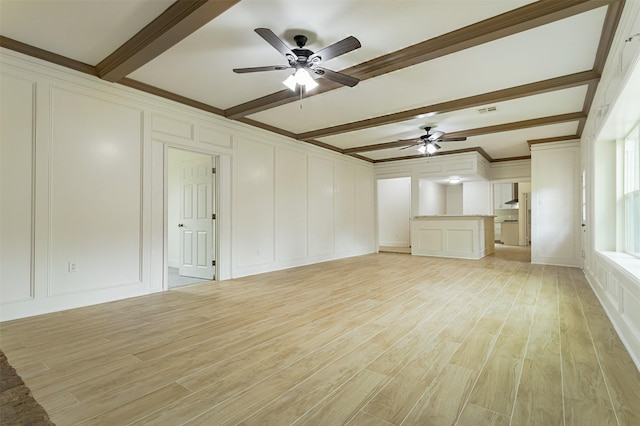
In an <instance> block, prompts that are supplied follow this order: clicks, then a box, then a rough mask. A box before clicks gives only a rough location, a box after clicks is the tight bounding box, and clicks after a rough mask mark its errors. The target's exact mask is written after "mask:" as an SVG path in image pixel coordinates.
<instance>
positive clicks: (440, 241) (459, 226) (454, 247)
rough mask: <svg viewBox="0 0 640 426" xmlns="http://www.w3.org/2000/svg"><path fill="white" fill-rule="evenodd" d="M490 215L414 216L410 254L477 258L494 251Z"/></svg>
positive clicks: (491, 218) (492, 227)
mask: <svg viewBox="0 0 640 426" xmlns="http://www.w3.org/2000/svg"><path fill="white" fill-rule="evenodd" d="M493 220H494V217H493V216H470V215H465V216H448V215H447V216H416V217H414V218H413V219H411V254H412V255H416V256H437V257H455V258H461V259H481V258H483V257H485V256H487V255H489V254H491V253H493V252H494V247H495V246H494V223H493Z"/></svg>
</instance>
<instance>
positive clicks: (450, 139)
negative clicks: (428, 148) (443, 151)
mask: <svg viewBox="0 0 640 426" xmlns="http://www.w3.org/2000/svg"><path fill="white" fill-rule="evenodd" d="M466 140H467V138H466V136H462V137H459V138H440V139H436V140H435V141H434V142H462V141H466Z"/></svg>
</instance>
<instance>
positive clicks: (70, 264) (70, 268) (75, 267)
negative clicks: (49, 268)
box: [69, 261, 78, 272]
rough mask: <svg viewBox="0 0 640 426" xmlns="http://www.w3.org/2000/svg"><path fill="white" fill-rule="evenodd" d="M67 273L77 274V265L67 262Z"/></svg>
mask: <svg viewBox="0 0 640 426" xmlns="http://www.w3.org/2000/svg"><path fill="white" fill-rule="evenodd" d="M69 272H78V264H77V263H76V262H72V261H69Z"/></svg>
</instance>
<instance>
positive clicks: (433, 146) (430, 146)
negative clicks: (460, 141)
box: [418, 141, 440, 155]
mask: <svg viewBox="0 0 640 426" xmlns="http://www.w3.org/2000/svg"><path fill="white" fill-rule="evenodd" d="M439 149H440V145H438V144H437V143H435V142H433V141H429V142H427V143H424V144H422V145H420V146H419V147H418V152H419V153H420V154H425V153H426V154H429V155H431V154H434V153H435V152H436V151H437V150H439Z"/></svg>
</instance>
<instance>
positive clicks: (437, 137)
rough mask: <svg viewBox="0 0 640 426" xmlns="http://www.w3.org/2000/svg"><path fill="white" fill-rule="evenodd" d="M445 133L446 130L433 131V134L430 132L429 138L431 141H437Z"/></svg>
mask: <svg viewBox="0 0 640 426" xmlns="http://www.w3.org/2000/svg"><path fill="white" fill-rule="evenodd" d="M442 135H444V132H433V133H432V134H428V133H427V136H428V139H429V140H430V141H435V140H436V139H440V136H442Z"/></svg>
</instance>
